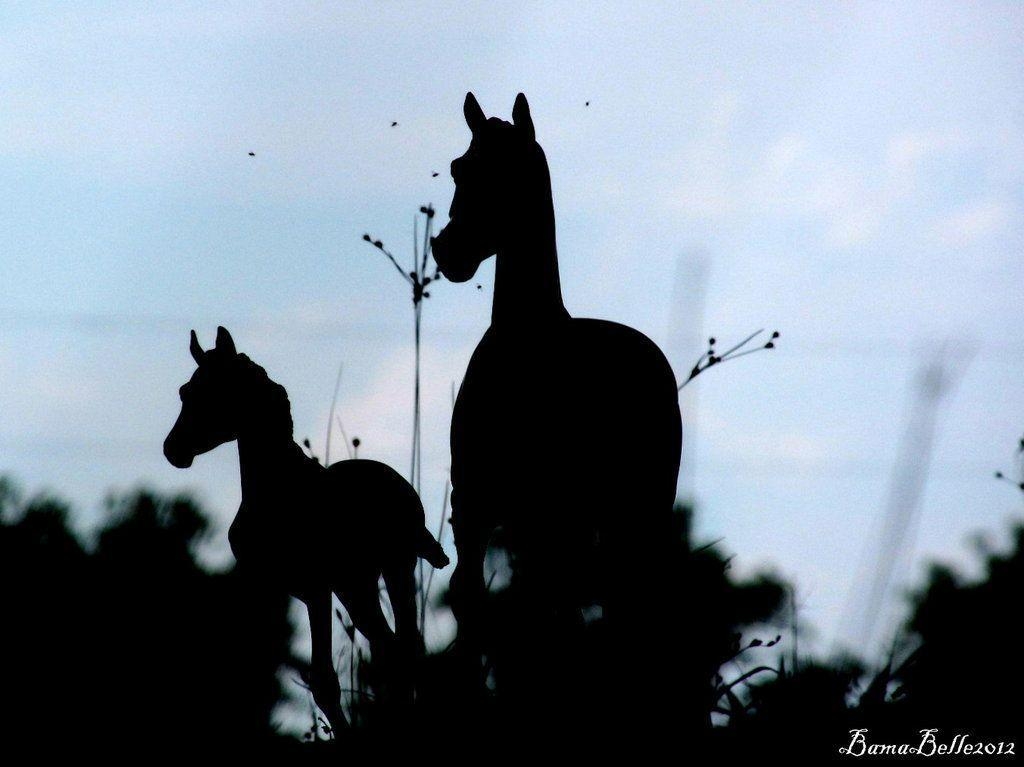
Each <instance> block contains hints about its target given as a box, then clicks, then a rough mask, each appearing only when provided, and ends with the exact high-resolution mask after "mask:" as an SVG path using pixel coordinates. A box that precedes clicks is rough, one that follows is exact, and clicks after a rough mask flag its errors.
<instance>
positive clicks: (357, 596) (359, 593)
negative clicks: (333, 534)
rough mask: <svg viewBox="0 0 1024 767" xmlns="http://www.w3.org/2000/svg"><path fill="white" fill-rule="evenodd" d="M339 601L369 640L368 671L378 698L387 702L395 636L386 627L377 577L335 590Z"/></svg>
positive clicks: (363, 579) (386, 622)
mask: <svg viewBox="0 0 1024 767" xmlns="http://www.w3.org/2000/svg"><path fill="white" fill-rule="evenodd" d="M336 593H337V594H338V598H339V599H340V600H341V603H342V604H343V605H345V609H346V610H348V614H349V617H350V618H352V623H353V624H354V625H355V627H356V629H358V630H359V633H360V634H362V635H363V636H364V637H366V638H367V639H368V640H369V642H370V659H371V662H372V665H371V670H372V671H374V672H375V673H374V674H373V678H374V680H375V682H376V684H375V685H374V687H375V692H376V693H377V696H378V698H380V699H381V700H382V701H383V702H385V703H387V699H388V698H389V697H390V693H391V686H392V685H391V684H389V677H390V675H391V671H392V666H393V663H394V661H393V655H394V653H393V648H394V645H395V635H394V634H393V633H392V631H391V627H390V626H388V621H387V618H385V617H384V613H383V611H382V610H381V605H380V592H379V591H378V589H377V579H376V578H375V577H374V578H362V579H360V580H359V581H358V582H357V583H350V584H347V585H346V586H345V588H343V589H339V590H338V591H337V592H336Z"/></svg>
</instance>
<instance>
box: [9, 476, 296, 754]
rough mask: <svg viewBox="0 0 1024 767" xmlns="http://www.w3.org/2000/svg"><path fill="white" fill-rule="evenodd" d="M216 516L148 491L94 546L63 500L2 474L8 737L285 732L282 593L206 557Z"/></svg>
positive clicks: (120, 508)
mask: <svg viewBox="0 0 1024 767" xmlns="http://www.w3.org/2000/svg"><path fill="white" fill-rule="evenodd" d="M208 524H209V523H208V519H207V516H206V514H205V513H204V512H203V511H202V510H201V509H200V508H199V507H198V505H196V503H195V502H194V501H193V500H191V499H190V498H188V497H186V496H176V497H165V496H160V495H157V494H154V493H152V492H148V491H138V492H134V493H131V494H128V495H123V496H118V497H114V498H112V499H111V500H110V502H109V504H108V512H107V519H106V522H105V523H104V524H103V526H102V528H101V529H100V531H99V532H98V534H97V535H96V536H95V540H94V542H93V543H92V544H91V545H89V546H86V545H85V544H84V543H83V542H82V541H81V539H80V538H79V536H78V535H77V534H76V533H75V532H74V531H73V530H72V529H71V528H70V526H69V511H68V507H67V506H66V505H65V504H63V503H62V502H61V501H59V500H57V499H54V498H51V497H48V496H39V497H35V498H32V499H29V500H27V501H24V500H22V499H21V497H20V495H19V494H18V493H17V492H16V491H15V490H14V489H13V486H12V485H11V483H10V482H7V481H0V583H2V584H3V589H2V591H0V600H2V602H0V611H2V613H0V614H2V615H3V618H4V626H5V629H4V631H3V632H2V633H0V657H2V658H3V663H4V673H3V677H4V684H3V688H2V701H3V702H2V718H0V722H2V723H0V742H2V743H3V750H4V751H7V750H8V748H10V747H13V746H14V745H15V744H17V745H19V746H20V747H23V748H24V747H27V746H29V744H32V747H34V748H44V749H49V748H52V749H60V750H63V749H64V748H72V747H74V748H76V749H79V748H90V749H94V750H95V751H94V752H96V753H100V752H103V753H108V752H110V751H113V750H117V749H118V748H125V749H128V748H133V747H137V746H139V745H142V744H152V743H156V742H163V743H167V744H171V743H174V744H177V745H179V746H183V747H184V746H187V745H188V744H198V743H202V744H218V743H219V744H221V745H223V746H225V747H231V748H233V749H236V750H237V749H239V748H243V747H245V748H248V747H249V746H253V747H256V746H259V744H268V743H272V742H274V740H275V734H274V730H273V728H272V726H271V722H270V717H271V712H272V709H273V707H274V706H275V704H276V703H277V701H278V700H279V698H280V692H281V691H280V688H279V684H278V682H277V680H276V677H275V674H276V672H277V670H278V668H279V667H280V666H282V665H283V664H285V663H287V662H288V661H289V642H290V637H291V626H290V625H289V623H288V621H287V619H286V616H285V609H284V608H285V602H284V599H283V597H278V596H271V597H270V598H268V595H266V594H263V593H259V592H258V591H255V590H254V589H253V588H252V585H251V584H250V583H248V582H247V581H246V580H245V579H241V578H239V577H238V576H237V574H236V573H235V572H234V571H228V572H210V571H208V570H206V569H204V568H203V567H202V566H200V565H199V564H198V562H197V561H196V559H195V556H194V554H195V547H196V546H197V544H198V543H199V542H200V540H201V539H202V537H203V535H204V534H205V533H206V531H207V530H208Z"/></svg>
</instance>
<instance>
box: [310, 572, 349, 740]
mask: <svg viewBox="0 0 1024 767" xmlns="http://www.w3.org/2000/svg"><path fill="white" fill-rule="evenodd" d="M304 601H305V603H306V611H307V612H308V613H309V631H310V635H311V637H312V640H313V652H312V663H311V669H310V670H311V674H310V688H311V689H312V691H313V700H315V701H316V704H317V706H319V707H320V710H321V711H323V712H324V714H325V715H326V716H327V719H328V720H329V722H330V725H331V727H332V728H333V729H340V728H344V727H346V726H348V721H347V720H346V719H345V714H344V713H343V712H342V710H341V684H340V683H339V682H338V675H337V673H336V672H335V670H334V662H333V658H332V655H331V624H332V621H333V618H332V607H333V605H332V604H331V592H330V591H324V592H322V593H320V592H318V593H316V594H315V595H312V596H308V597H306V598H305V599H304Z"/></svg>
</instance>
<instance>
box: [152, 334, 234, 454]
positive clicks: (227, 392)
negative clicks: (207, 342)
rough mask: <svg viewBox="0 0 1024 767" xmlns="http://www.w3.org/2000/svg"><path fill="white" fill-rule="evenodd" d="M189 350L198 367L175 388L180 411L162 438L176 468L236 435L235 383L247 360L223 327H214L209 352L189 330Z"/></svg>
mask: <svg viewBox="0 0 1024 767" xmlns="http://www.w3.org/2000/svg"><path fill="white" fill-rule="evenodd" d="M189 351H190V352H192V357H193V358H194V359H195V361H196V363H197V364H198V365H199V367H198V368H196V372H195V373H193V374H192V378H190V379H189V381H188V383H186V384H185V385H184V386H182V387H181V389H179V390H178V393H179V395H180V396H181V413H180V414H179V415H178V420H177V421H176V422H175V424H174V428H172V429H171V431H170V433H169V434H168V435H167V439H165V440H164V455H165V456H166V457H167V460H168V461H170V462H171V464H173V465H174V466H177V467H178V468H179V469H187V468H188V467H189V466H191V465H192V461H193V459H194V458H195V457H196V456H197V455H199V454H200V453H205V452H207V451H209V450H213V448H215V447H217V446H218V445H223V444H224V443H225V442H230V441H231V440H234V439H237V438H238V428H239V418H240V415H241V413H240V410H241V407H242V401H241V397H240V396H239V392H238V385H239V380H240V378H241V375H242V373H243V370H244V366H245V364H246V363H247V362H248V359H247V358H246V357H245V356H244V355H241V354H238V352H236V351H235V342H234V341H233V340H232V339H231V334H230V333H228V331H227V330H225V329H224V328H217V344H216V346H215V347H214V348H213V349H210V350H209V351H203V347H201V346H200V345H199V339H198V338H196V331H194V330H193V331H192V340H191V342H190V344H189ZM250 364H251V363H250Z"/></svg>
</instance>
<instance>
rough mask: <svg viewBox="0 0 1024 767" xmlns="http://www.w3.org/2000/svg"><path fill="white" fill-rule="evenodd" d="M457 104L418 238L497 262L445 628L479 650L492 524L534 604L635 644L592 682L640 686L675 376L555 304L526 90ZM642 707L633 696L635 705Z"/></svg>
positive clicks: (673, 456) (655, 655) (450, 269)
mask: <svg viewBox="0 0 1024 767" xmlns="http://www.w3.org/2000/svg"><path fill="white" fill-rule="evenodd" d="M464 113H465V117H466V122H467V124H468V125H469V128H470V130H471V131H472V141H471V142H470V145H469V149H468V150H467V151H466V153H465V154H464V155H462V156H461V157H459V158H457V159H456V160H454V161H453V162H452V164H451V173H452V178H453V179H454V181H455V196H454V198H453V200H452V205H451V211H450V214H449V215H450V221H449V222H448V224H447V225H446V226H445V228H444V229H443V230H442V231H441V232H440V233H439V234H438V236H437V237H436V238H434V240H433V241H432V245H433V253H434V257H435V259H436V260H437V263H438V266H439V267H440V269H441V271H442V273H443V274H444V276H445V277H447V278H448V279H449V280H451V281H453V282H465V281H466V280H468V279H470V278H471V277H472V276H473V274H474V273H475V272H476V270H477V267H478V266H479V264H480V263H481V262H482V261H484V260H485V259H487V258H488V257H490V256H491V255H496V256H497V263H496V267H495V285H494V301H493V309H492V313H491V326H490V328H489V329H488V330H487V332H486V333H485V334H484V337H483V338H482V340H481V341H480V343H479V344H478V345H477V347H476V351H475V352H474V353H473V356H472V359H471V360H470V363H469V367H468V369H467V371H466V375H465V378H464V380H463V382H462V386H461V388H460V390H459V394H458V399H457V401H456V404H455V411H454V414H453V420H452V430H451V450H452V487H453V494H452V509H453V514H452V522H453V525H454V530H455V543H456V549H457V551H458V565H457V567H456V570H455V574H454V576H453V578H452V585H451V589H452V602H453V608H454V610H455V613H456V617H457V619H458V623H459V638H460V643H461V644H462V645H463V647H464V648H465V649H466V650H467V652H468V653H469V654H470V655H471V656H472V657H477V655H476V653H477V652H478V651H479V649H480V643H481V638H480V636H479V633H480V631H481V630H482V629H483V628H484V627H483V625H482V615H483V595H484V582H483V559H484V554H485V550H486V548H487V545H488V541H489V539H490V537H491V535H492V533H493V531H494V530H495V528H496V527H498V526H502V527H503V528H504V530H505V533H506V535H507V537H508V540H509V541H510V542H511V548H512V549H513V550H514V552H515V555H516V559H517V563H518V572H519V573H520V574H521V579H525V581H526V582H527V584H528V593H529V601H532V602H533V603H534V608H533V609H535V611H536V612H537V614H538V615H544V614H546V615H549V616H550V615H553V614H558V613H561V614H562V615H567V616H569V617H568V618H567V620H569V621H572V620H574V619H575V618H574V616H578V615H579V613H580V610H579V608H581V607H586V606H588V605H595V604H596V605H599V606H600V607H601V608H603V615H604V619H605V620H604V622H603V625H604V626H606V627H607V629H608V631H609V637H610V643H609V645H608V646H609V647H610V648H613V649H614V652H618V653H620V654H625V655H626V656H633V654H634V652H635V654H636V657H635V658H634V657H630V658H629V660H628V661H627V660H623V663H624V664H625V665H626V666H627V667H630V668H632V669H634V670H635V673H634V674H633V675H629V674H625V675H623V674H622V673H620V672H612V673H610V674H609V673H608V672H607V671H606V670H601V672H595V673H600V674H607V676H608V677H609V679H610V680H612V679H616V678H618V679H617V681H611V682H610V683H611V684H612V685H613V686H612V687H610V688H608V687H606V688H605V692H608V691H609V690H610V691H611V693H612V695H613V696H615V697H619V698H621V697H624V696H628V697H635V698H643V697H644V696H647V697H648V698H649V697H650V696H651V695H652V694H654V692H655V690H654V688H656V687H658V685H659V684H667V683H668V677H669V676H671V674H669V670H668V665H666V663H667V661H666V654H668V653H673V652H675V653H678V652H679V649H678V648H677V647H671V646H670V644H671V642H672V640H671V639H670V637H672V636H674V634H673V633H672V632H669V631H667V630H666V627H667V626H669V625H670V624H671V622H672V621H673V620H674V619H675V618H674V616H675V614H676V613H677V610H678V606H677V605H671V604H666V603H665V601H666V600H667V599H668V595H669V594H670V593H672V592H671V589H669V588H668V583H669V582H670V581H671V579H672V574H671V572H670V569H671V566H670V564H669V555H668V552H667V549H668V543H669V541H670V540H671V535H672V533H671V531H670V526H671V521H670V520H671V510H672V504H673V501H674V498H675V491H676V479H677V475H678V471H679V458H680V447H681V440H682V431H681V425H680V415H679V405H678V399H677V396H678V395H677V388H676V379H675V375H674V374H673V372H672V369H671V367H670V366H669V364H668V362H667V361H666V359H665V357H664V355H663V354H662V353H661V351H660V350H659V349H658V347H657V346H656V345H655V344H654V343H653V342H652V341H651V340H650V339H648V338H647V337H646V336H644V335H643V334H641V333H640V332H638V331H636V330H633V329H632V328H629V327H625V326H623V325H619V324H615V323H612V322H606V321H603V320H595V319H576V318H573V317H571V316H570V315H569V313H568V312H567V311H566V309H565V306H564V305H563V303H562V294H561V287H560V284H559V275H558V257H557V254H556V249H555V217H554V206H553V203H552V196H551V180H550V176H549V172H548V166H547V161H546V159H545V156H544V152H543V150H542V149H541V147H540V146H539V145H538V143H537V141H536V140H535V134H534V126H533V122H532V119H531V117H530V111H529V106H528V105H527V102H526V98H525V97H524V96H523V95H522V94H519V95H518V96H517V97H516V101H515V105H514V107H513V110H512V117H513V121H514V122H513V123H512V124H509V123H507V122H505V121H503V120H499V119H497V118H490V119H488V118H486V117H485V116H484V113H483V111H482V110H481V109H480V106H479V104H478V103H477V101H476V99H475V98H474V97H473V94H471V93H470V94H467V96H466V101H465V106H464ZM591 614H592V611H591ZM548 625H551V624H548ZM535 641H538V642H540V641H544V640H543V639H542V638H540V637H538V638H537V639H536V640H535ZM605 660H607V659H605ZM659 675H661V676H662V677H663V678H662V679H660V680H659V679H657V678H656V677H658V676H659ZM623 676H625V677H626V678H625V679H621V678H620V677H623ZM672 684H675V683H674V682H673V683H672ZM615 685H618V686H615ZM670 686H671V685H670ZM537 694H538V696H544V695H546V693H545V692H538V693H537ZM570 694H571V693H570ZM620 702H621V701H620ZM531 705H532V704H531ZM552 705H554V706H557V704H555V703H553V704H552ZM604 705H608V706H611V705H615V704H612V703H611V702H610V701H606V702H605V704H604ZM652 705H653V704H652ZM642 709H643V705H642V704H641V705H639V706H638V707H635V708H634V709H632V710H635V711H637V712H638V713H637V718H638V719H642V718H646V714H643V713H640V712H641V711H642ZM652 724H653V723H652Z"/></svg>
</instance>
